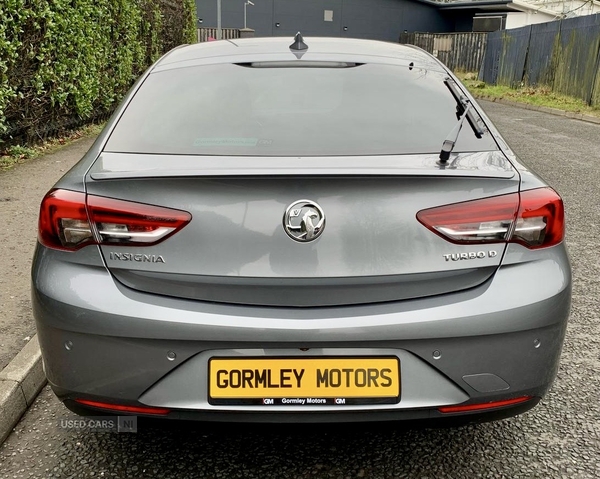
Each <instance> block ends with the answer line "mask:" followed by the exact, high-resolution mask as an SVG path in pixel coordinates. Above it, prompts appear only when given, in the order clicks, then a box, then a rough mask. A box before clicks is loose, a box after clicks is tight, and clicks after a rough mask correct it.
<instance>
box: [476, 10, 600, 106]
mask: <svg viewBox="0 0 600 479" xmlns="http://www.w3.org/2000/svg"><path fill="white" fill-rule="evenodd" d="M480 79H482V80H483V81H485V82H486V83H491V84H502V85H509V86H516V85H518V84H524V85H531V86H536V85H546V86H548V87H550V88H552V90H554V91H556V92H558V93H563V94H565V95H571V96H574V97H577V98H581V99H582V100H584V101H585V102H586V103H587V104H588V105H593V106H600V14H596V15H588V16H583V17H575V18H569V19H565V20H559V21H554V22H550V23H542V24H538V25H530V26H527V27H522V28H516V29H512V30H505V31H502V32H493V33H490V34H489V38H488V42H487V48H486V53H485V58H484V61H483V66H482V69H481V70H480Z"/></svg>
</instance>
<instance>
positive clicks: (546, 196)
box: [511, 188, 565, 248]
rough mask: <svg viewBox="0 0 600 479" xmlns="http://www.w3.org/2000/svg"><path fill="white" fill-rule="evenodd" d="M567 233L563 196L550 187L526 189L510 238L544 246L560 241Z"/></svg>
mask: <svg viewBox="0 0 600 479" xmlns="http://www.w3.org/2000/svg"><path fill="white" fill-rule="evenodd" d="M564 236H565V210H564V206H563V202H562V200H561V199H560V196H558V194H557V193H556V192H555V191H554V190H553V189H551V188H539V189H537V190H528V191H523V192H522V193H521V205H520V206H519V214H518V215H517V224H516V226H515V232H514V233H513V235H512V238H511V241H512V242H514V243H520V244H522V245H523V246H526V247H528V248H542V247H548V246H554V245H556V244H558V243H560V242H561V241H562V240H563V238H564Z"/></svg>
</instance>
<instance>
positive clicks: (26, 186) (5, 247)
mask: <svg viewBox="0 0 600 479" xmlns="http://www.w3.org/2000/svg"><path fill="white" fill-rule="evenodd" d="M91 144H92V140H91V139H89V138H87V139H81V140H78V141H76V142H74V143H73V144H71V145H69V146H67V147H65V148H62V149H61V150H59V151H57V152H56V153H54V154H51V155H47V156H45V157H43V158H41V159H39V160H32V161H29V162H27V163H25V164H22V165H20V166H18V167H17V168H13V169H12V170H8V171H6V172H0V258H1V260H0V370H2V368H4V366H6V365H7V364H8V363H9V361H10V360H11V359H12V358H14V357H15V356H16V354H17V353H18V352H19V351H20V350H21V348H23V346H25V344H26V343H27V340H28V339H29V337H31V335H32V334H34V333H35V325H34V323H33V318H32V317H31V301H30V299H29V269H30V265H31V257H32V256H33V249H34V247H35V242H36V236H37V216H38V208H39V206H40V202H41V201H42V198H43V197H44V195H45V194H46V192H47V191H48V190H49V189H50V188H51V187H52V185H53V184H54V183H56V181H57V180H58V179H59V178H60V177H61V176H62V175H63V174H64V173H65V172H66V171H67V170H68V169H69V168H71V166H73V165H74V164H75V163H77V161H79V159H80V158H81V157H82V156H83V154H84V153H85V152H86V151H87V150H88V148H89V147H90V145H91Z"/></svg>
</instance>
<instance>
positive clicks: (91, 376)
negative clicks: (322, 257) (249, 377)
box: [32, 246, 571, 422]
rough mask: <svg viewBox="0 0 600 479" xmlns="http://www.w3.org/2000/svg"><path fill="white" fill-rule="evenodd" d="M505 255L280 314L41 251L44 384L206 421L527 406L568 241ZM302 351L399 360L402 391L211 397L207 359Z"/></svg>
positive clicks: (481, 415)
mask: <svg viewBox="0 0 600 479" xmlns="http://www.w3.org/2000/svg"><path fill="white" fill-rule="evenodd" d="M77 254H79V253H77ZM511 254H512V253H511V252H510V251H509V253H508V255H507V258H506V260H507V262H508V263H509V264H508V265H507V266H503V267H501V268H500V269H499V270H498V272H497V273H496V275H495V276H494V277H493V278H492V279H491V280H489V281H487V282H486V283H484V284H482V285H480V286H478V287H476V288H473V289H470V290H468V291H463V292H460V293H453V294H447V295H442V296H438V297H434V298H425V299H419V300H408V301H402V302H398V303H385V304H378V305H368V306H352V307H345V308H318V309H312V308H310V309H300V308H297V309H285V308H259V307H243V306H226V305H217V304H209V303H202V302H195V301H188V300H178V299H174V298H165V297H160V296H155V295H151V294H144V293H139V292H136V291H133V290H130V289H127V288H125V287H123V286H122V285H120V284H118V283H116V282H115V281H114V280H113V278H112V277H111V276H110V275H109V274H108V272H107V271H106V269H105V268H104V266H103V265H102V264H101V263H100V264H98V263H95V262H94V260H93V255H90V260H89V261H88V264H87V265H85V264H82V263H81V258H79V259H78V261H77V262H76V263H75V262H72V261H71V260H70V259H69V258H70V257H69V253H61V252H55V251H51V250H47V249H45V248H42V247H39V248H38V251H37V254H36V257H35V260H34V266H33V287H32V293H33V294H32V297H33V306H34V315H35V318H36V322H37V327H38V334H39V341H40V345H41V349H42V354H43V358H44V364H45V368H46V374H47V376H48V380H49V382H50V384H51V385H52V387H53V389H54V391H55V392H56V394H57V395H58V396H59V397H60V398H61V399H62V400H64V401H65V402H66V403H67V404H68V405H70V406H71V407H73V402H72V401H73V400H74V399H76V398H87V399H94V400H99V401H105V402H114V403H121V404H144V405H149V406H157V407H167V408H170V409H171V412H170V413H169V414H168V415H167V417H171V418H184V419H188V418H189V419H194V418H195V419H201V420H234V421H264V422H281V421H319V422H320V421H357V420H391V419H407V420H411V419H434V420H436V419H442V418H448V417H450V416H456V417H459V418H465V417H469V418H472V419H475V420H477V419H480V420H487V419H493V418H497V417H503V416H507V415H513V414H516V413H519V412H522V411H523V410H526V409H528V408H530V407H533V406H534V405H535V404H536V403H537V401H538V400H539V398H540V397H542V396H543V395H544V394H545V393H546V392H547V390H548V388H549V387H550V385H551V384H552V381H553V379H554V377H555V375H556V371H557V368H558V363H559V358H560V351H561V346H562V341H563V338H564V333H565V328H566V323H567V318H568V314H569V307H570V289H571V276H570V274H571V273H570V268H569V262H568V258H567V255H566V252H565V250H564V248H563V247H562V246H560V247H556V248H553V249H552V251H543V250H542V251H540V252H537V253H536V255H537V257H535V256H534V257H533V259H532V260H531V261H528V262H527V263H515V264H510V260H511ZM514 254H515V255H516V254H518V251H514ZM529 256H530V257H532V255H531V254H530V255H529ZM301 349H302V350H305V349H308V352H306V353H305V352H304V351H301ZM169 353H175V358H174V359H173V358H172V354H171V355H170V356H171V357H169ZM302 354H311V355H319V356H337V355H345V356H348V355H352V356H367V355H371V356H372V355H378V354H380V355H396V356H398V357H399V359H400V363H401V378H402V394H401V400H400V402H399V403H398V404H395V405H368V406H318V405H311V406H304V407H302V406H277V407H276V408H275V409H273V408H272V407H264V406H213V405H210V404H208V401H207V386H206V384H207V363H208V358H210V357H213V356H218V355H221V356H229V355H240V356H263V355H267V356H269V355H273V356H275V355H277V356H281V355H284V356H285V355H289V356H294V357H296V356H301V355H302ZM434 356H435V357H434ZM438 356H439V358H438ZM436 358H437V359H436ZM521 396H531V397H532V398H534V399H532V400H531V401H528V402H526V403H522V404H520V405H518V406H512V407H508V408H498V409H496V410H490V411H486V412H469V413H455V414H443V413H441V412H439V410H438V407H439V406H444V405H451V404H463V403H464V404H469V403H484V402H490V401H498V400H503V399H509V398H515V397H521Z"/></svg>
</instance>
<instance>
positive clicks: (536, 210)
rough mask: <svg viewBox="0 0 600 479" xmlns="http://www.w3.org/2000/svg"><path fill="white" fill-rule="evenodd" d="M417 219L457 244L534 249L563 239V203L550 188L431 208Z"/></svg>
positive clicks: (554, 243)
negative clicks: (502, 244)
mask: <svg viewBox="0 0 600 479" xmlns="http://www.w3.org/2000/svg"><path fill="white" fill-rule="evenodd" d="M417 219H418V220H419V221H420V222H421V223H422V224H423V225H424V226H426V227H427V228H429V229H430V230H431V231H433V232H434V233H436V234H437V235H439V236H441V237H442V238H444V239H446V240H448V241H451V242H452V243H457V244H473V243H498V242H505V241H508V242H513V243H519V244H522V245H523V246H526V247H527V248H531V249H533V248H542V247H548V246H553V245H556V244H558V243H560V242H561V241H562V239H563V236H564V209H563V203H562V200H561V199H560V196H558V194H557V193H556V192H555V191H554V190H552V189H551V188H539V189H535V190H528V191H523V192H521V193H512V194H508V195H501V196H493V197H491V198H484V199H481V200H473V201H466V202H464V203H455V204H452V205H446V206H440V207H436V208H430V209H427V210H422V211H419V212H418V213H417Z"/></svg>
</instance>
